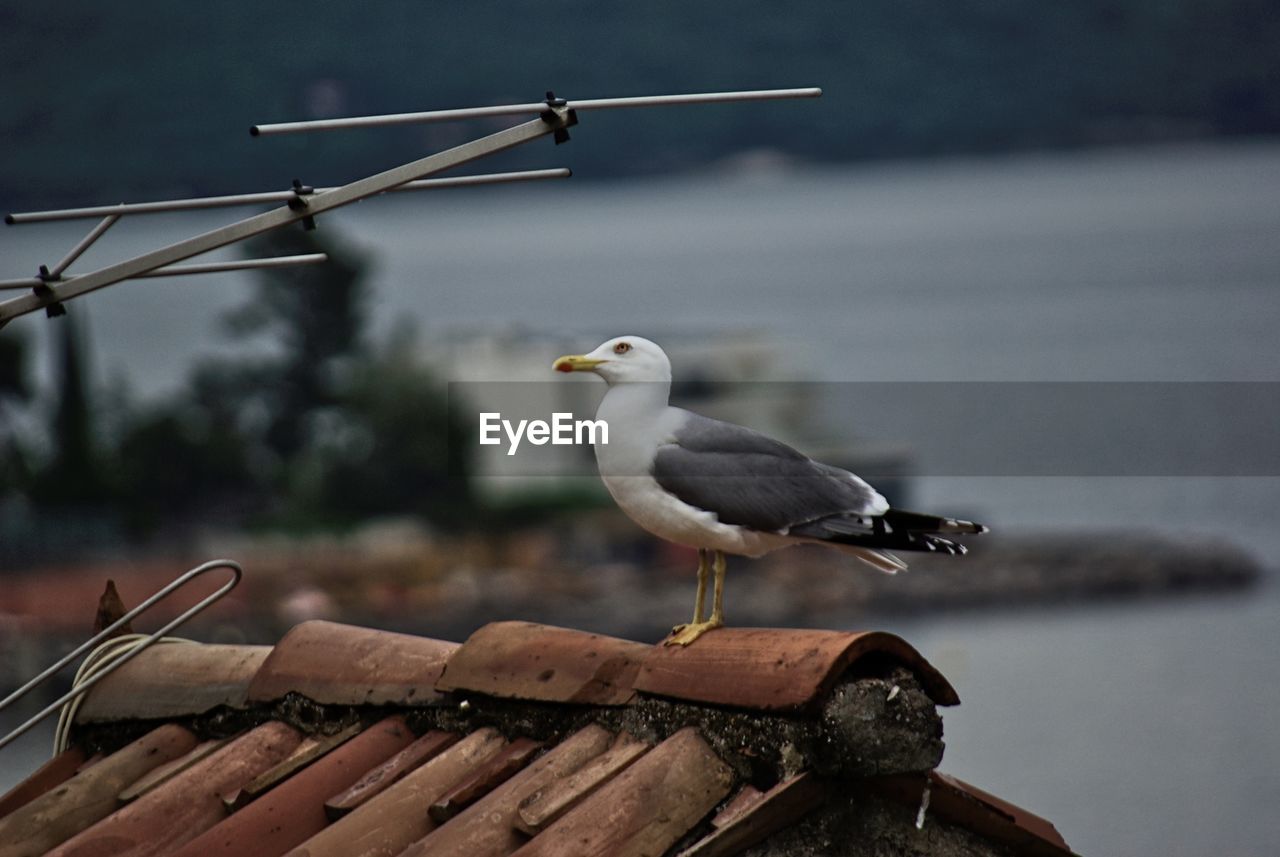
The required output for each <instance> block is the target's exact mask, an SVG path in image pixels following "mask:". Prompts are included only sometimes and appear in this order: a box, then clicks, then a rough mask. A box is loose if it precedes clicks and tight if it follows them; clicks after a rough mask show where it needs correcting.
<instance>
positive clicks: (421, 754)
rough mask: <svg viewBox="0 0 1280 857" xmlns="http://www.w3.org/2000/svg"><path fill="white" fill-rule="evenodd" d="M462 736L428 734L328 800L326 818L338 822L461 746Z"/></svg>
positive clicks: (440, 733)
mask: <svg viewBox="0 0 1280 857" xmlns="http://www.w3.org/2000/svg"><path fill="white" fill-rule="evenodd" d="M459 737H461V736H459V735H458V733H456V732H441V731H439V730H432V731H430V732H428V733H427V734H426V735H423V736H422V737H421V738H418V739H417V740H416V741H414V742H413V743H412V744H410V745H409V746H407V747H405V748H404V749H403V750H401V751H400V752H398V753H396V754H395V755H394V756H392V757H391V758H390V759H387V760H386V761H385V762H383V763H382V764H380V765H378V766H377V767H375V768H374V769H373V770H371V771H368V772H366V773H365V775H364V776H362V777H361V778H360V779H359V780H357V781H356V782H355V783H354V784H352V785H351V787H350V788H348V789H345V790H343V791H341V792H338V793H337V794H335V795H334V796H333V797H331V798H329V799H328V800H327V801H325V803H324V811H325V815H327V816H328V817H329V820H330V821H337V820H338V819H339V818H342V816H344V815H346V814H347V813H349V812H352V811H353V810H355V809H356V808H357V807H359V806H360V805H361V804H363V803H364V802H365V801H367V800H369V799H370V798H372V797H374V796H375V795H379V794H381V793H382V792H383V791H385V790H386V789H387V788H389V787H390V786H393V785H395V784H396V783H398V782H400V780H402V779H404V778H405V777H406V776H408V774H409V773H410V772H412V771H413V770H415V769H416V768H417V767H418V766H419V765H422V764H423V763H425V762H426V761H427V760H428V759H431V758H433V757H435V756H437V755H439V754H440V753H441V752H443V751H444V750H447V749H448V748H449V747H451V746H453V745H454V744H456V743H458V738H459Z"/></svg>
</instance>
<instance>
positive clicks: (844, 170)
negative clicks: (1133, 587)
mask: <svg viewBox="0 0 1280 857" xmlns="http://www.w3.org/2000/svg"><path fill="white" fill-rule="evenodd" d="M585 144H589V134H587V132H585V131H584V132H583V133H582V134H580V135H578V134H575V138H574V141H573V142H572V144H571V145H569V146H567V147H558V148H552V147H550V146H548V147H547V164H546V166H561V165H566V166H573V157H572V156H573V147H574V146H578V145H585ZM413 156H415V153H412V152H407V153H406V160H407V159H409V158H410V157H413ZM745 163H751V164H755V165H756V166H755V167H754V168H751V169H747V168H744V167H743V164H745ZM381 166H390V165H389V164H388V165H381ZM342 179H343V177H332V180H333V181H334V182H335V183H336V182H338V181H341V180H342ZM226 190H227V192H240V191H249V190H255V189H254V188H240V187H234V186H228V188H227V189H226ZM234 216H235V215H234V214H228V213H226V212H221V213H219V212H203V213H193V214H187V215H181V216H166V217H163V218H161V217H151V218H136V219H134V220H133V222H129V221H125V222H123V223H121V224H120V225H118V226H116V227H115V228H114V229H113V230H112V232H111V233H109V238H110V239H111V240H110V241H107V240H105V239H104V241H103V242H101V244H100V246H97V247H95V248H93V249H92V250H91V251H90V252H89V254H87V256H86V258H85V259H84V260H83V263H78V267H79V266H80V265H81V264H83V265H84V267H85V268H86V269H89V268H92V267H94V266H95V265H97V264H101V263H106V262H110V261H114V260H116V259H118V258H122V257H124V256H127V255H129V254H131V253H136V252H141V251H144V250H149V249H152V248H153V247H155V246H157V245H159V244H163V243H169V242H171V241H175V240H179V239H181V238H184V237H187V236H188V235H190V234H194V233H195V232H198V231H202V230H205V229H209V228H213V227H215V226H218V225H220V224H222V223H225V222H227V221H228V220H229V219H231V218H233V217H234ZM85 229H87V224H80V225H76V224H71V225H65V224H63V225H48V226H19V227H7V228H5V229H3V230H0V276H3V277H17V276H23V275H29V274H30V273H32V272H34V270H35V268H36V267H37V266H38V265H39V264H42V263H43V264H50V263H52V262H55V261H56V260H57V259H58V258H60V257H61V255H62V254H63V252H65V250H66V249H67V248H68V247H70V246H71V245H72V244H73V243H74V242H75V241H76V240H77V239H78V238H79V236H80V235H82V234H83V232H84V231H85ZM321 229H324V230H330V231H332V233H333V234H334V235H336V236H338V237H341V238H342V239H343V240H345V241H348V242H350V243H351V244H352V245H353V246H356V247H358V248H360V249H362V250H363V251H364V252H365V253H367V254H368V256H369V258H370V260H371V264H372V271H371V278H372V280H371V282H372V284H373V301H372V304H371V308H370V309H371V321H372V325H373V329H374V331H375V332H377V333H378V334H385V333H387V332H388V331H390V330H391V329H393V328H395V327H396V326H398V325H404V324H406V323H409V324H413V325H414V326H416V328H417V330H418V333H419V335H420V336H422V337H424V338H426V337H431V336H433V335H445V334H448V335H450V336H456V335H458V334H459V333H460V332H462V333H466V332H474V333H476V334H477V335H488V334H492V333H493V332H495V331H506V332H512V331H515V332H520V331H527V332H530V333H531V334H535V335H549V336H553V337H556V338H559V339H563V340H564V341H571V342H577V343H580V346H581V348H582V349H583V350H586V349H589V348H591V347H594V345H595V344H596V343H597V342H598V341H600V340H601V339H604V338H606V337H608V336H612V335H616V334H620V333H633V334H640V335H649V336H651V338H654V339H659V340H660V341H661V339H662V338H663V337H672V338H681V339H683V340H689V339H691V338H692V339H697V338H698V337H706V338H707V340H708V341H712V340H715V339H717V338H720V339H723V338H725V337H730V338H731V337H733V336H735V335H738V334H739V333H741V332H745V331H750V332H752V333H753V335H761V334H763V335H765V336H767V337H768V338H769V340H770V341H771V342H773V343H775V345H776V354H777V355H779V357H778V365H775V366H773V367H771V372H772V373H773V375H772V377H773V378H775V379H776V378H778V377H782V378H784V379H787V378H789V379H792V380H794V381H805V382H823V383H825V384H845V383H855V382H868V381H876V382H895V383H902V384H908V383H917V382H933V383H935V384H936V383H938V382H945V383H948V384H955V385H964V384H971V383H975V382H987V383H994V382H1019V383H1020V384H1029V385H1035V384H1037V383H1044V382H1081V383H1090V384H1109V383H1114V382H1123V383H1128V384H1135V385H1137V386H1135V387H1133V388H1132V389H1135V390H1137V389H1140V388H1141V386H1142V385H1144V384H1152V383H1157V382H1158V383H1184V382H1200V383H1201V384H1204V385H1209V387H1212V385H1230V384H1237V383H1240V382H1249V383H1250V384H1252V385H1253V386H1251V387H1250V388H1248V389H1250V390H1253V391H1256V392H1257V394H1258V395H1259V396H1260V397H1264V398H1266V397H1270V396H1271V395H1272V393H1273V391H1275V390H1280V387H1274V386H1272V385H1273V384H1274V383H1275V382H1277V381H1280V347H1277V342H1278V340H1280V337H1278V336H1277V332H1278V328H1280V143H1277V142H1275V141H1266V140H1262V141H1249V140H1245V141H1238V142H1232V143H1212V144H1205V143H1195V144H1180V145H1167V146H1159V147H1140V148H1117V149H1105V150H1086V151H1078V152H1055V153H1034V154H1023V155H1016V156H1000V157H990V158H956V159H946V160H939V161H928V162H915V161H904V162H882V163H876V164H867V165H855V166H841V167H812V166H802V165H796V164H793V163H790V162H788V161H787V160H786V159H782V158H773V157H766V158H755V159H743V160H740V161H736V162H735V164H734V165H726V166H724V167H722V168H717V169H714V170H707V171H705V172H701V173H698V174H694V175H671V176H663V177H656V178H647V179H642V180H629V181H626V182H608V181H595V180H593V178H592V177H591V176H589V175H582V174H581V173H579V174H578V175H576V176H575V177H574V178H573V179H570V180H567V181H555V182H545V183H538V184H528V185H521V186H518V187H504V188H493V189H468V190H451V191H432V192H424V193H417V194H400V195H397V196H395V197H393V198H385V199H375V200H369V201H366V202H364V203H361V204H359V205H357V206H354V207H352V208H351V209H349V210H347V211H342V212H336V213H334V214H333V215H331V216H326V217H324V218H322V219H321ZM224 255H226V254H224ZM250 293H251V282H250V280H249V278H248V277H247V276H244V275H211V276H201V277H189V278H185V279H173V280H154V281H142V282H137V283H127V284H122V285H117V286H113V287H111V288H109V289H106V290H103V291H100V292H97V293H94V294H92V295H90V296H87V297H85V298H82V299H79V300H77V301H74V302H72V303H71V304H69V310H70V312H72V313H75V314H77V315H80V316H82V317H83V318H84V319H86V321H87V323H88V329H89V336H90V341H91V343H92V347H93V352H94V355H95V360H96V365H95V369H94V373H95V377H96V379H97V381H98V383H99V384H100V388H101V389H103V390H109V391H114V393H113V394H114V395H120V396H124V395H128V396H132V397H135V398H138V399H146V398H149V397H157V396H162V395H166V394H168V393H171V392H173V391H175V390H179V389H181V387H182V385H183V383H184V378H185V372H186V370H187V368H188V367H190V366H191V365H192V363H193V362H194V361H196V360H198V359H199V358H201V357H203V356H205V355H209V354H216V353H230V352H234V351H235V350H236V349H237V348H241V347H243V346H240V345H236V344H234V343H232V342H230V341H229V340H228V339H227V338H226V337H225V336H224V335H223V332H222V328H221V326H220V319H221V317H222V316H223V315H224V314H225V313H226V312H227V311H228V310H229V309H231V308H232V307H235V306H237V305H239V304H241V303H243V302H244V301H245V300H246V299H247V298H248V296H249V295H250ZM53 323H56V322H50V321H48V320H46V319H45V318H44V317H43V316H42V315H40V316H36V315H33V316H30V317H28V318H25V319H22V320H19V321H17V322H15V323H14V325H13V329H15V330H17V331H19V332H20V333H22V334H24V335H26V336H28V337H29V338H30V339H31V341H32V343H33V344H34V345H35V346H36V352H35V357H36V360H35V364H36V365H35V367H34V369H35V372H36V373H37V374H38V375H39V376H42V377H48V375H49V371H50V370H49V365H50V356H51V353H52V342H51V340H50V339H49V336H48V333H49V328H50V325H51V324H53ZM554 356H555V355H554V354H549V355H547V358H546V359H547V362H548V363H549V362H550V360H551V359H552V358H553V357H554ZM676 374H677V376H679V367H677V372H676ZM961 388H962V387H961ZM962 389H963V388H962ZM1206 401H1207V402H1211V401H1212V397H1210V399H1206ZM1268 401H1270V399H1269V398H1268ZM1264 413H1271V411H1266V412H1264ZM849 418H850V421H851V424H852V421H854V420H855V418H856V412H854V413H851V414H850V415H849ZM1215 418H1216V419H1217V420H1218V421H1219V423H1218V424H1219V425H1223V426H1226V425H1229V424H1231V423H1233V421H1235V420H1237V419H1254V420H1256V419H1258V416H1257V414H1252V415H1250V414H1239V415H1237V414H1233V413H1225V414H1218V415H1216V417H1215ZM1208 425H1209V427H1208V428H1205V429H1204V430H1203V431H1200V432H1199V435H1200V437H1199V442H1200V443H1202V444H1207V445H1208V446H1209V447H1213V446H1214V443H1215V435H1214V434H1213V432H1212V430H1211V429H1212V424H1208ZM1266 425H1267V424H1265V423H1264V424H1263V428H1264V429H1265V427H1266ZM1052 428H1053V427H1049V428H1047V429H1046V431H1048V430H1050V429H1052ZM1159 428H1160V427H1159V426H1158V425H1157V426H1154V427H1153V430H1155V431H1158V429H1159ZM1276 428H1277V429H1278V431H1277V432H1276V434H1277V435H1278V436H1280V426H1277V427H1276ZM1054 436H1055V438H1058V440H1056V441H1055V442H1056V443H1058V444H1060V445H1065V447H1064V449H1065V452H1064V456H1065V460H1067V461H1068V462H1069V461H1070V460H1072V458H1073V456H1074V457H1078V458H1079V459H1080V460H1081V461H1089V460H1091V459H1090V453H1091V449H1092V447H1093V446H1094V445H1096V444H1097V443H1098V442H1099V439H1098V437H1097V436H1096V435H1093V434H1091V435H1089V436H1088V437H1079V438H1078V439H1076V441H1075V442H1074V443H1075V446H1074V447H1073V446H1072V444H1073V441H1072V438H1071V436H1070V435H1066V436H1065V439H1064V435H1063V433H1062V432H1061V431H1059V432H1058V434H1057V435H1054ZM1224 436H1226V435H1224ZM1107 441H1108V442H1115V443H1128V444H1131V445H1133V446H1134V448H1135V449H1138V448H1141V446H1142V445H1143V443H1144V441H1143V438H1141V437H1139V438H1133V437H1128V438H1108V439H1107ZM1218 447H1219V448H1217V449H1216V450H1215V453H1216V455H1217V458H1215V459H1214V460H1215V461H1222V460H1224V458H1223V452H1224V449H1225V450H1226V452H1227V453H1230V452H1231V447H1230V446H1229V442H1227V441H1223V442H1222V443H1220V444H1218ZM1248 453H1249V451H1248V450H1244V449H1241V450H1240V454H1241V455H1245V454H1248ZM1228 458H1229V456H1228ZM1228 473H1229V475H1228ZM912 502H913V504H914V505H916V506H918V507H921V508H940V509H941V508H945V509H952V508H957V509H963V510H965V511H967V512H971V513H972V514H973V515H975V516H977V515H981V517H982V520H984V521H987V522H989V523H991V524H992V525H993V526H997V527H999V528H1000V529H1001V531H1002V532H1010V533H1026V534H1035V533H1052V534H1064V533H1066V534H1075V535H1077V536H1078V537H1079V538H1081V539H1089V540H1091V539H1107V538H1113V537H1116V536H1122V535H1127V534H1130V533H1135V532H1138V533H1150V534H1156V535H1160V536H1164V537H1167V538H1171V539H1181V540H1186V541H1188V542H1190V541H1195V542H1203V541H1206V540H1209V541H1213V542H1216V543H1220V544H1223V545H1225V546H1229V547H1230V548H1232V549H1240V550H1243V551H1244V552H1246V553H1247V554H1248V555H1249V556H1251V557H1252V558H1253V559H1254V560H1255V561H1256V562H1258V563H1259V564H1261V565H1262V566H1263V567H1264V568H1266V569H1268V572H1269V570H1270V569H1272V568H1274V567H1275V566H1276V565H1277V562H1276V556H1277V554H1278V553H1280V512H1278V511H1277V510H1278V509H1280V474H1277V472H1275V471H1274V470H1272V469H1266V470H1264V471H1262V472H1259V473H1250V472H1248V470H1247V468H1246V469H1245V470H1244V471H1240V470H1231V469H1230V468H1226V469H1225V470H1224V471H1223V472H1218V471H1215V470H1214V469H1213V468H1208V469H1206V468H1203V467H1199V468H1198V467H1195V466H1190V465H1188V466H1187V467H1185V468H1183V467H1179V466H1176V465H1171V466H1167V467H1164V468H1162V469H1157V470H1153V471H1152V472H1136V473H1135V472H1128V471H1126V472H1124V473H1123V474H1119V475H1107V474H1106V473H1099V472H1098V471H1097V469H1096V468H1092V467H1088V466H1081V468H1080V469H1079V472H1074V471H1073V470H1072V468H1071V467H1070V466H1066V467H1058V468H1056V469H1050V470H1046V471H1035V469H1034V468H1032V470H1031V471H1030V472H1027V473H1025V474H1021V473H1009V472H1003V471H1001V472H995V473H986V472H983V471H981V470H978V471H976V472H960V473H957V472H954V470H952V471H947V472H939V473H937V474H936V475H935V474H931V473H922V474H920V475H919V476H918V478H916V479H915V480H914V481H913V485H912ZM1273 579H1274V578H1273V576H1272V575H1271V574H1270V573H1268V574H1267V575H1266V576H1264V580H1263V582H1262V584H1261V585H1259V586H1258V587H1256V588H1255V589H1252V590H1248V591H1245V592H1237V593H1235V594H1229V595H1216V596H1204V597H1194V598H1192V597H1181V598H1172V597H1171V598H1163V599H1155V600H1150V601H1142V602H1127V603H1099V604H1096V605H1080V604H1073V605H1070V606H1066V605H1064V606H1062V607H1056V608H1055V607H1053V606H1047V605H1040V606H1037V607H1035V608H1033V609H1021V610H1015V609H1004V610H998V611H973V610H966V611H964V612H957V613H955V614H953V615H952V614H947V613H942V614H938V613H930V614H925V615H920V616H913V617H910V618H902V617H885V621H884V626H885V627H887V629H888V630H893V631H896V632H898V633H901V634H902V635H903V636H905V637H906V638H907V639H908V640H909V641H911V642H912V643H913V644H915V645H916V646H917V648H919V649H920V650H921V651H922V652H923V653H924V654H925V655H926V657H929V658H930V659H931V660H932V661H933V662H934V663H935V664H936V665H937V666H939V668H941V669H942V671H943V672H944V673H945V674H946V675H947V676H948V677H950V678H951V679H952V681H953V683H954V684H955V685H956V686H957V689H958V690H959V692H960V696H961V698H962V699H963V704H962V705H961V706H959V707H958V708H956V709H954V710H948V711H946V712H945V714H944V721H945V727H946V740H947V752H946V757H945V759H944V761H943V765H942V768H943V770H944V771H946V772H948V773H951V774H953V775H954V776H957V777H960V778H961V779H964V780H967V781H969V782H971V783H973V784H974V785H976V786H979V787H980V788H983V789H985V790H987V791H990V792H993V793H995V794H998V795H1000V796H1002V797H1004V798H1006V799H1008V800H1011V801H1013V802H1015V803H1018V804H1020V805H1022V806H1024V807H1026V808H1027V809H1030V810H1032V811H1034V812H1036V813H1039V814H1041V815H1043V816H1045V817H1047V818H1048V819H1050V820H1051V821H1053V822H1054V824H1055V825H1056V826H1057V827H1058V829H1059V830H1060V831H1061V832H1062V834H1063V835H1064V836H1065V838H1066V839H1067V841H1068V842H1069V843H1070V844H1071V846H1072V848H1073V849H1074V850H1075V851H1077V852H1079V853H1082V854H1103V853H1107V854H1119V855H1135V857H1139V855H1202V854H1205V853H1214V854H1217V855H1220V857H1235V855H1263V854H1270V853H1274V851H1273V849H1274V843H1275V842H1276V841H1280V813H1277V812H1275V811H1274V807H1275V806H1276V805H1277V804H1278V803H1280V732H1278V731H1277V729H1276V728H1275V722H1276V712H1277V710H1280V661H1277V659H1276V657H1275V652H1277V651H1280V622H1278V621H1277V618H1278V610H1280V594H1278V591H1277V587H1276V585H1275V584H1274V583H1273ZM851 615H852V614H851ZM850 621H853V620H852V619H851V620H850ZM45 752H46V740H45V739H44V737H41V738H40V739H31V740H28V741H26V742H24V743H23V744H21V745H19V746H18V747H16V748H11V749H10V750H7V751H4V752H3V753H0V787H4V786H6V785H8V784H11V783H12V782H14V781H16V780H17V779H18V778H20V777H21V776H22V775H23V774H24V773H25V772H27V771H29V770H30V769H31V768H32V767H33V766H34V765H35V764H36V763H37V762H38V760H39V759H40V758H41V757H42V756H43V754H44V753H45ZM6 756H8V758H5V757H6Z"/></svg>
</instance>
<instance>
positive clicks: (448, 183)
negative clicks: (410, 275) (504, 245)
mask: <svg viewBox="0 0 1280 857" xmlns="http://www.w3.org/2000/svg"><path fill="white" fill-rule="evenodd" d="M571 175H573V171H572V170H569V169H566V168H564V167H560V168H557V169H550V170H521V171H519V172H511V173H483V174H481V175H475V176H450V177H449V178H444V179H418V180H417V181H411V182H408V183H406V184H402V185H399V186H397V187H393V188H391V189H390V190H391V191H402V190H442V189H444V188H451V187H468V186H471V185H484V184H507V183H511V182H527V181H537V180H538V179H565V178H568V177H569V176H571ZM331 190H337V188H332V187H318V188H316V189H315V193H317V194H320V193H328V192H329V191H331ZM294 196H295V193H294V192H293V191H291V190H271V191H266V192H264V193H237V194H231V195H228V196H204V197H196V198H195V199H166V200H160V201H157V202H122V203H120V204H119V205H95V206H91V207H89V208H62V209H57V210H54V211H24V212H19V213H16V214H7V215H5V218H4V220H5V223H9V224H18V223H47V222H49V221H54V220H76V219H78V218H82V217H104V216H106V217H113V216H115V217H118V216H120V215H123V214H159V213H163V212H168V211H195V210H198V209H205V208H228V207H232V206H236V205H255V204H258V203H267V202H288V201H289V200H291V199H293V198H294ZM99 234H101V233H99ZM95 237H96V236H95Z"/></svg>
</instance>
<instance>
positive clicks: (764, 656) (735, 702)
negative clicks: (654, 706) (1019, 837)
mask: <svg viewBox="0 0 1280 857" xmlns="http://www.w3.org/2000/svg"><path fill="white" fill-rule="evenodd" d="M873 656H880V657H886V658H889V659H892V660H894V661H896V662H899V663H901V664H903V665H904V666H906V667H907V668H908V669H910V670H911V671H912V672H914V673H915V674H916V676H917V677H918V678H919V680H920V683H921V685H922V686H923V687H924V689H925V691H926V692H927V693H928V694H929V696H930V698H932V699H933V700H934V702H936V703H938V704H939V705H957V704H959V702H960V698H959V697H958V696H957V695H956V692H955V689H954V688H952V687H951V685H950V684H949V683H948V682H947V680H946V679H945V678H943V676H942V674H941V673H939V672H938V671H937V670H935V669H934V668H933V667H932V666H930V664H929V662H928V661H926V660H925V659H924V658H923V657H921V656H920V653H919V652H917V651H916V650H915V649H914V648H912V647H911V646H910V645H908V644H907V643H906V641H904V640H903V639H902V638H900V637H897V636H895V635H893V634H886V633H883V632H880V631H871V632H862V633H855V632H843V631H806V630H777V629H767V628H718V629H716V630H714V631H711V632H710V633H707V634H704V635H703V636H702V637H700V638H699V639H698V641H697V642H696V643H694V644H693V645H691V646H683V647H682V646H662V645H658V646H654V647H652V648H651V649H649V651H648V653H647V654H646V655H645V657H644V659H643V660H642V661H641V664H640V673H639V675H638V676H637V677H636V680H635V688H636V690H639V691H642V692H644V693H649V694H654V695H656V696H665V697H670V698H673V699H680V700H684V701H688V702H700V703H710V704H713V705H729V706H733V707H736V708H750V709H756V710H760V711H792V710H797V709H801V708H805V707H808V706H810V705H812V704H814V703H816V702H817V701H819V700H820V699H821V698H822V697H823V696H824V695H825V694H826V693H827V692H828V691H829V690H830V689H831V687H832V685H833V684H834V683H835V681H836V679H838V678H839V677H840V676H841V675H842V674H843V673H844V672H845V671H846V670H848V669H849V668H850V667H851V666H853V665H854V664H855V663H857V662H858V661H859V660H860V659H862V658H868V657H873Z"/></svg>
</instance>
